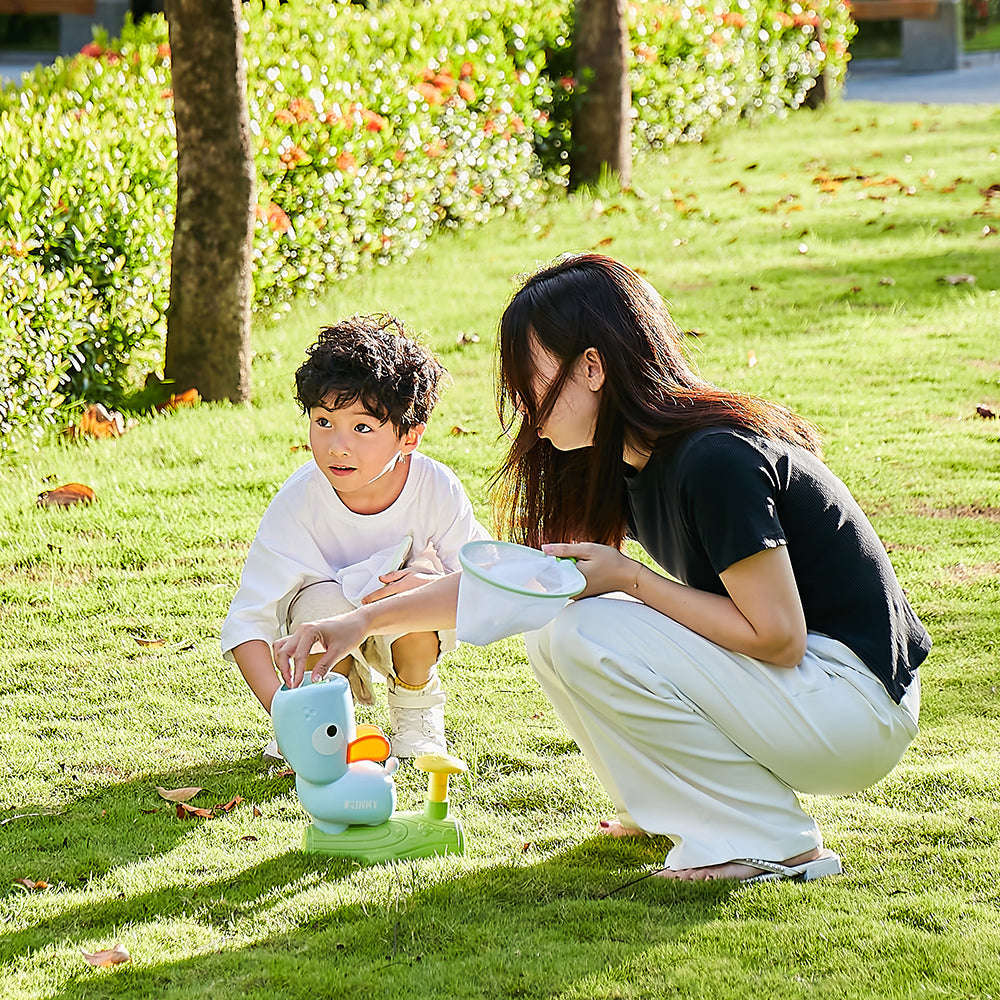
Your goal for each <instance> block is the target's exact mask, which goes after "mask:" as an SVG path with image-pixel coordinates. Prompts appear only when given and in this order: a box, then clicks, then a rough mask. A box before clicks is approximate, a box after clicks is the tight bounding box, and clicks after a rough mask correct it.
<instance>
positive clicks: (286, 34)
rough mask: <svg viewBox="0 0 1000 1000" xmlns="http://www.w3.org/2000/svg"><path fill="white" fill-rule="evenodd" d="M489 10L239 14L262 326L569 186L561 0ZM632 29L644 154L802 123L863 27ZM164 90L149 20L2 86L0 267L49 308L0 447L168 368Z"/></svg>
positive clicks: (777, 21) (742, 1)
mask: <svg viewBox="0 0 1000 1000" xmlns="http://www.w3.org/2000/svg"><path fill="white" fill-rule="evenodd" d="M490 8H491V9H490V10H480V9H479V8H478V7H477V6H476V5H472V4H469V3H468V0H434V2H433V3H431V2H429V0H395V2H390V3H385V4H382V5H378V6H375V7H373V8H372V9H368V8H366V7H364V6H360V5H356V4H351V3H349V2H346V0H340V2H335V3H328V2H325V0H324V2H321V0H292V2H289V3H287V4H282V5H267V6H262V5H258V4H251V5H246V6H245V7H244V11H245V18H246V20H245V23H244V47H245V54H246V60H247V66H248V100H249V107H250V115H251V125H252V130H253V135H254V137H255V141H256V150H255V160H256V173H257V197H258V205H257V221H256V232H255V241H254V305H255V308H258V309H267V310H269V311H272V312H273V310H274V309H275V308H276V307H278V306H279V305H280V304H281V303H282V302H283V301H285V300H287V299H288V298H290V297H291V296H293V295H298V294H303V293H304V294H307V295H313V294H316V293H317V292H318V291H319V289H320V288H321V287H322V286H323V284H324V283H326V282H327V281H330V280H331V279H333V278H335V277H337V276H338V275H341V274H344V273H349V272H351V271H354V270H356V269H357V268H359V267H363V266H368V265H370V264H371V263H372V262H384V261H389V260H396V259H400V258H405V257H406V256H408V255H410V254H412V253H413V252H414V251H415V250H416V249H418V248H419V247H420V246H421V245H422V244H423V243H424V241H425V240H426V239H427V237H428V236H429V234H430V233H431V232H432V231H433V230H434V229H435V228H440V227H455V226H462V225H468V224H476V223H480V222H483V221H485V220H487V219H489V218H491V217H492V216H494V215H496V214H497V213H501V212H505V211H508V210H510V209H517V208H519V207H521V206H522V205H524V204H525V203H526V202H528V201H530V199H532V198H533V197H535V196H536V195H538V194H539V193H540V192H541V191H542V190H544V189H545V188H546V187H550V186H552V185H558V184H561V183H564V182H565V179H566V173H567V170H568V162H569V149H570V143H571V135H570V130H569V122H570V117H571V109H572V103H573V99H574V95H575V94H576V93H577V92H578V89H577V83H576V81H575V80H574V79H573V68H572V51H571V47H570V39H571V37H572V30H573V23H572V18H573V10H574V8H573V2H572V0H537V2H534V3H530V4H529V3H527V2H525V0H498V2H496V3H493V4H491V5H490ZM629 24H630V31H631V38H632V51H633V67H632V71H631V78H632V87H633V95H634V107H635V114H636V128H635V132H634V137H635V144H636V146H637V147H638V148H640V149H641V148H643V147H646V148H659V147H661V146H663V145H665V144H668V143H671V142H675V141H678V140H684V139H696V138H699V137H700V136H701V135H702V134H703V133H704V131H705V130H706V128H708V127H710V126H711V125H713V124H714V123H716V122H719V121H727V120H732V119H733V118H736V117H738V116H741V115H760V114H773V113H784V112H785V109H787V108H791V107H796V106H798V104H800V103H801V102H802V100H803V97H804V94H805V92H806V90H807V89H808V87H809V85H810V84H811V81H812V80H813V79H815V77H816V76H817V74H818V73H819V72H821V71H822V70H823V67H824V66H829V67H831V68H830V70H829V71H828V77H829V78H830V79H831V80H833V81H835V80H836V79H837V78H838V77H842V76H843V72H844V68H845V65H846V58H845V52H846V42H847V40H848V38H849V33H850V31H851V30H853V29H852V25H851V23H850V21H849V20H848V18H847V15H846V9H845V7H844V5H843V4H842V3H840V2H838V0H813V2H812V3H811V5H810V6H809V7H805V6H799V5H798V4H794V3H793V4H791V5H787V4H784V5H780V6H775V5H774V4H770V3H765V2H763V0H735V2H732V3H722V2H715V3H714V4H712V3H708V4H695V3H691V2H688V0H677V2H675V3H673V4H663V3H657V2H643V3H638V2H637V3H632V4H630V6H629ZM170 86H171V83H170V61H169V46H168V39H167V30H166V25H165V23H164V21H163V19H162V18H151V19H147V20H144V21H143V22H142V23H141V24H140V25H138V26H136V25H131V24H130V25H127V26H126V28H125V31H124V32H123V35H122V37H121V38H120V39H118V40H115V41H114V43H111V42H110V41H109V40H108V39H107V38H106V37H98V38H96V39H95V41H94V43H92V44H90V45H88V46H85V47H84V49H83V51H82V52H81V53H80V54H79V55H77V56H75V57H73V58H71V59H68V60H59V61H58V62H57V63H56V65H55V66H54V67H52V68H50V69H46V70H42V71H39V72H36V74H35V75H34V76H33V78H31V79H30V80H29V81H28V82H26V83H25V84H24V85H23V86H22V87H20V88H13V89H8V90H5V91H2V92H0V161H2V169H0V267H2V268H6V269H7V272H8V273H9V274H10V275H11V276H12V278H14V277H15V276H18V275H19V276H23V275H26V274H27V273H28V271H27V270H26V269H27V268H28V267H29V266H30V267H32V268H34V271H33V272H32V273H33V274H35V275H36V276H39V280H36V282H35V291H34V292H33V293H32V294H33V295H41V296H43V297H52V298H53V299H54V300H55V301H53V302H52V303H50V304H48V305H44V307H43V304H42V303H41V302H39V303H37V304H36V306H35V307H34V313H33V316H34V318H33V319H32V321H31V323H30V324H22V325H21V326H20V327H18V332H17V333H16V337H15V339H17V338H20V339H19V340H18V346H17V348H16V351H17V354H18V356H19V357H20V356H23V357H24V364H23V365H22V367H21V368H18V371H21V370H22V368H23V372H24V374H23V376H16V377H13V378H8V384H7V385H5V386H4V389H5V398H6V394H7V393H10V394H11V399H10V401H9V402H7V403H5V404H4V406H5V411H4V416H3V420H4V421H5V422H4V423H3V424H2V425H0V434H2V435H3V437H2V438H0V448H2V447H3V446H4V443H5V442H6V441H7V440H8V437H9V432H10V431H11V430H12V429H13V428H14V427H15V426H17V427H25V428H27V427H34V428H37V427H39V426H41V425H42V424H44V423H45V422H53V421H55V420H56V419H57V415H58V412H59V408H60V405H63V406H66V405H72V404H73V403H74V402H75V401H79V400H83V399H86V400H88V401H90V402H104V403H108V404H111V405H120V404H121V402H122V398H123V396H124V395H125V394H126V393H128V392H129V391H130V389H131V388H133V387H134V386H135V385H136V384H137V383H138V381H140V380H141V376H142V374H143V372H144V371H148V370H155V369H158V368H160V367H161V361H162V349H163V340H164V333H165V322H164V315H165V310H166V306H167V299H168V289H169V247H170V239H171V231H172V225H173V206H174V191H175V187H174V184H175V178H174V174H175V157H176V149H175V144H174V136H173V119H172V113H171V104H170V100H171V89H170ZM123 123H127V124H126V125H125V126H124V127H123ZM12 261H13V263H12ZM66 275H73V276H74V277H73V278H72V281H70V280H69V279H67V278H66ZM18 280H19V279H18ZM24 280H27V279H26V278H25V279H24ZM16 285H17V280H11V281H4V282H3V283H2V284H0V314H4V315H7V314H10V313H11V312H12V310H15V309H16V308H17V307H18V301H17V300H18V296H19V295H21V291H20V290H19V289H18V288H17V287H16ZM46 301H47V298H46ZM84 305H85V308H84V309H83V315H85V317H86V319H85V320H84V319H81V318H80V317H81V313H80V311H79V310H80V308H81V307H84ZM71 315H72V316H75V317H76V319H75V320H73V321H68V320H67V317H70V316H71ZM49 323H51V324H57V325H56V326H48V325H46V324H49ZM8 325H9V324H8ZM12 336H15V335H14V334H12ZM3 343H4V346H3V348H2V349H3V350H4V351H8V352H10V351H11V350H13V349H12V348H10V347H9V345H7V341H6V339H5V340H4V342H3ZM11 356H13V355H11ZM29 356H30V357H29ZM56 382H58V384H55V383H56ZM42 385H44V386H46V387H48V389H49V391H50V392H52V393H54V395H53V396H51V397H50V398H48V399H47V400H43V399H42V397H41V395H40V391H41V390H40V386H42ZM22 396H23V398H21V397H22ZM58 397H62V398H63V402H62V403H61V404H60V402H59V401H58ZM13 414H19V416H18V417H17V419H16V420H14V418H13V417H12V416H11V415H13ZM8 425H9V426H8Z"/></svg>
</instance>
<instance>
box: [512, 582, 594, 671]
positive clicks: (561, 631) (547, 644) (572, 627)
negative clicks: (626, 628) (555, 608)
mask: <svg viewBox="0 0 1000 1000" xmlns="http://www.w3.org/2000/svg"><path fill="white" fill-rule="evenodd" d="M588 605H590V606H589V607H588ZM594 616H595V608H594V607H593V602H589V601H571V602H570V603H569V604H567V605H566V607H564V608H563V609H562V610H561V611H560V612H559V614H557V615H556V617H555V618H554V619H553V620H552V621H551V622H549V624H548V625H546V626H545V627H544V628H540V629H538V630H537V631H535V632H529V633H528V634H527V635H525V637H524V643H525V647H526V648H527V651H528V661H529V663H531V665H532V667H533V669H534V670H535V672H536V673H539V672H543V673H547V672H551V673H554V674H556V675H557V676H559V677H560V678H561V679H562V680H563V681H564V682H566V683H572V681H573V679H574V677H577V676H578V675H579V673H580V668H581V667H582V666H583V665H584V664H586V663H588V662H592V661H594V660H595V659H598V658H600V656H601V652H602V648H601V644H600V642H599V641H596V642H595V640H594V638H593V633H594V632H595V628H594ZM596 631H597V632H598V634H600V628H599V627H598V628H597V629H596Z"/></svg>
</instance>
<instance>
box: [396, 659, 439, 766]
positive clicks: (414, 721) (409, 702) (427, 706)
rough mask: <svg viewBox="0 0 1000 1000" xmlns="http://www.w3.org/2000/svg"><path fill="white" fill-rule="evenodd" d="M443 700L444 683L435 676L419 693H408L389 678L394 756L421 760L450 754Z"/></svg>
mask: <svg viewBox="0 0 1000 1000" xmlns="http://www.w3.org/2000/svg"><path fill="white" fill-rule="evenodd" d="M444 701H445V693H444V691H442V690H441V681H440V680H438V676H437V674H436V673H435V675H434V676H433V677H432V678H431V679H430V680H429V681H428V682H427V685H426V687H423V688H421V689H420V690H419V691H409V690H407V689H406V688H404V687H402V686H401V685H398V684H396V683H394V678H392V677H390V678H389V679H388V686H387V691H386V702H387V704H388V706H389V729H390V731H391V733H392V739H391V743H392V754H393V756H394V757H419V756H420V754H422V753H447V752H448V744H447V743H446V742H445V738H444Z"/></svg>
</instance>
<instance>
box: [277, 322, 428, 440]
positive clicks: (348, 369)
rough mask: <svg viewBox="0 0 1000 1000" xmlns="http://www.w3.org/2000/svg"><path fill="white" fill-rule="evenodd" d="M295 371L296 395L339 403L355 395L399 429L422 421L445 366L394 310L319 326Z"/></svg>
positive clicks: (304, 402)
mask: <svg viewBox="0 0 1000 1000" xmlns="http://www.w3.org/2000/svg"><path fill="white" fill-rule="evenodd" d="M306 354H307V357H306V360H305V361H304V362H303V363H302V365H301V366H300V367H299V369H298V371H297V372H296V373H295V398H296V400H297V401H298V403H299V405H300V406H301V407H302V412H303V413H308V412H309V411H310V410H311V409H312V408H313V407H314V406H329V407H331V408H333V409H339V408H340V407H342V406H350V405H351V404H352V403H354V402H356V401H360V403H361V405H362V406H363V407H364V408H365V409H366V410H367V411H368V412H369V413H371V414H372V416H374V417H376V418H378V420H380V421H381V422H382V423H385V421H387V420H391V421H392V426H393V427H394V428H395V430H396V433H397V434H399V435H403V434H405V433H406V432H407V431H409V430H411V429H412V428H413V427H415V426H416V425H417V424H422V423H426V421H427V418H428V417H429V416H430V415H431V411H432V410H433V409H434V406H435V404H436V403H437V401H438V389H439V385H440V383H441V380H442V378H443V377H444V375H445V370H444V368H443V367H442V365H441V363H440V362H439V361H438V360H437V358H435V357H434V355H433V354H431V353H430V351H428V350H427V349H426V348H425V347H422V346H421V345H420V344H418V343H417V342H416V341H414V340H413V339H412V338H411V337H410V335H409V334H408V333H407V331H406V328H405V327H404V326H403V324H402V323H401V322H400V321H399V320H398V319H396V318H395V317H394V316H390V315H388V314H384V313H383V314H380V315H375V316H350V317H348V318H347V319H343V320H341V321H340V322H339V323H336V324H334V325H333V326H327V327H324V328H323V329H322V330H320V332H319V337H318V338H317V340H316V343H315V344H313V345H312V346H311V347H310V348H309V349H308V351H307V352H306Z"/></svg>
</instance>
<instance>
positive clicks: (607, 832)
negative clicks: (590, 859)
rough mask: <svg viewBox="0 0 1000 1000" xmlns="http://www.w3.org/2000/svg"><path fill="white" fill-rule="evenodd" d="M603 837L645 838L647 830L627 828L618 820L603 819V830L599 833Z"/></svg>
mask: <svg viewBox="0 0 1000 1000" xmlns="http://www.w3.org/2000/svg"><path fill="white" fill-rule="evenodd" d="M597 832H598V833H599V834H600V835H601V836H602V837H645V836H646V831H645V830H636V829H635V828H634V827H631V826H625V824H624V823H622V822H621V821H620V820H617V819H602V820H601V828H600V830H598V831H597Z"/></svg>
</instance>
